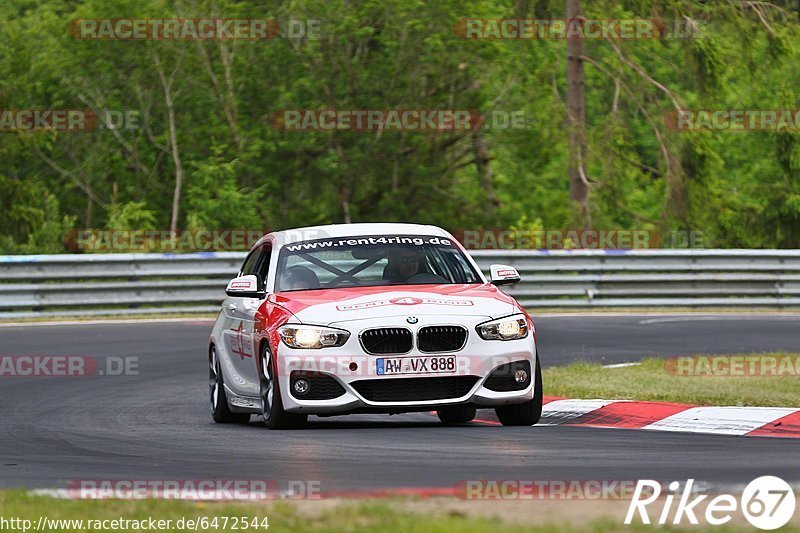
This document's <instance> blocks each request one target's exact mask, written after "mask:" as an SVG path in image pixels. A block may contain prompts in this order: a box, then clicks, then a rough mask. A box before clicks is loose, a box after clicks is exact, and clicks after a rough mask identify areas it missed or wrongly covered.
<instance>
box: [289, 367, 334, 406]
mask: <svg viewBox="0 0 800 533" xmlns="http://www.w3.org/2000/svg"><path fill="white" fill-rule="evenodd" d="M300 378H302V379H305V380H306V381H308V384H309V387H308V392H306V393H305V394H297V393H296V392H295V391H294V382H295V381H297V380H298V379H300ZM289 392H290V394H291V395H292V396H294V397H295V398H297V399H298V400H332V399H334V398H338V397H339V396H341V395H342V394H344V387H342V386H341V385H340V384H339V382H338V381H336V380H335V379H333V378H332V377H330V376H326V375H325V374H320V373H318V372H301V371H298V370H295V371H294V372H292V374H291V376H289Z"/></svg>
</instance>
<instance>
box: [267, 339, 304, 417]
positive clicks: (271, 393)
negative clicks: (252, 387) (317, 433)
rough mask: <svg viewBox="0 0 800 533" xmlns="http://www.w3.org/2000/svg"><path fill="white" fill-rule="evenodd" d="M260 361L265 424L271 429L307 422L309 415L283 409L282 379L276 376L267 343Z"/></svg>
mask: <svg viewBox="0 0 800 533" xmlns="http://www.w3.org/2000/svg"><path fill="white" fill-rule="evenodd" d="M260 361H261V369H260V372H259V389H260V391H261V413H262V414H263V415H264V425H266V426H267V427H268V428H270V429H289V428H294V427H299V426H302V425H303V424H305V423H306V421H307V420H308V415H298V414H295V413H287V412H286V411H284V410H283V399H282V398H281V390H280V380H278V379H277V377H276V373H275V365H274V362H273V360H272V352H270V350H269V346H268V345H267V344H266V343H265V344H264V345H263V346H262V348H261V358H260Z"/></svg>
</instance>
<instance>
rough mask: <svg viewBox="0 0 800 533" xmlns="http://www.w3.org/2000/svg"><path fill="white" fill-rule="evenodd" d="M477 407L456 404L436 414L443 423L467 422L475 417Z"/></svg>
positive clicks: (456, 423)
mask: <svg viewBox="0 0 800 533" xmlns="http://www.w3.org/2000/svg"><path fill="white" fill-rule="evenodd" d="M475 413H476V411H475V408H474V407H471V406H468V405H454V406H451V407H444V408H442V409H439V410H438V411H436V415H437V416H438V417H439V420H441V421H442V423H443V424H447V425H458V424H466V423H467V422H470V421H472V420H473V419H474V418H475Z"/></svg>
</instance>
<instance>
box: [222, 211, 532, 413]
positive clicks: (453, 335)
mask: <svg viewBox="0 0 800 533" xmlns="http://www.w3.org/2000/svg"><path fill="white" fill-rule="evenodd" d="M517 281H519V274H518V273H517V270H516V269H515V268H513V267H510V266H505V265H492V267H491V280H486V278H484V276H483V274H482V273H481V271H480V269H479V268H478V266H477V265H476V263H475V261H474V260H473V259H472V258H471V257H470V256H469V254H467V252H466V251H465V250H464V249H463V247H462V246H461V245H460V244H459V243H458V242H457V241H456V239H455V238H453V236H452V235H450V234H449V233H448V232H446V231H444V230H443V229H441V228H437V227H434V226H421V225H415V224H342V225H331V226H318V227H310V228H302V229H296V230H288V231H279V232H274V233H270V234H268V235H265V236H264V237H262V238H261V239H260V240H259V242H258V243H257V244H256V245H255V246H254V247H253V249H252V250H251V251H250V253H249V254H248V255H247V258H246V259H245V260H244V264H243V265H242V269H241V271H240V272H239V274H238V276H237V277H236V278H234V279H233V280H231V282H230V283H229V284H228V287H227V289H226V293H227V298H226V299H225V301H224V302H223V304H222V310H221V312H220V314H219V316H218V317H217V320H216V323H215V325H214V329H213V331H212V333H211V338H210V343H209V350H208V361H209V388H210V393H211V408H212V415H213V418H214V420H215V421H217V422H246V421H248V420H249V417H250V415H252V414H260V415H263V417H264V422H265V423H266V425H267V427H269V428H288V427H296V426H300V425H302V424H303V423H304V422H305V421H306V420H307V418H308V415H317V416H331V415H341V414H350V413H404V412H414V411H436V413H437V414H438V416H439V418H440V419H441V421H442V422H444V423H445V424H463V423H466V422H469V421H470V420H472V419H473V418H474V417H475V411H476V409H478V408H493V409H495V411H496V413H497V416H498V418H499V420H500V421H501V422H502V423H503V424H504V425H512V426H513V425H532V424H535V423H536V422H538V420H539V417H540V416H541V411H542V378H541V369H540V366H539V360H538V355H537V350H536V337H535V331H534V325H533V322H532V321H531V318H530V317H529V316H528V314H527V313H526V312H525V310H524V309H523V308H522V307H521V306H520V305H519V304H518V303H517V302H516V301H515V300H514V299H513V298H511V297H510V296H508V295H506V294H504V293H503V292H501V291H500V290H499V289H498V288H497V286H499V285H506V284H511V283H515V282H517Z"/></svg>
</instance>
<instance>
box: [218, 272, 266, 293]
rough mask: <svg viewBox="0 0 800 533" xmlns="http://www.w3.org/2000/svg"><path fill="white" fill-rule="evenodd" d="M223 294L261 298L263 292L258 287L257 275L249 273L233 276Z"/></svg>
mask: <svg viewBox="0 0 800 533" xmlns="http://www.w3.org/2000/svg"><path fill="white" fill-rule="evenodd" d="M225 294H227V295H228V296H234V297H238V298H263V297H264V294H265V293H264V291H263V290H259V288H258V277H257V276H254V275H252V274H250V275H248V276H240V277H238V278H233V279H232V280H231V281H230V282H229V283H228V287H227V288H226V289H225Z"/></svg>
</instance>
